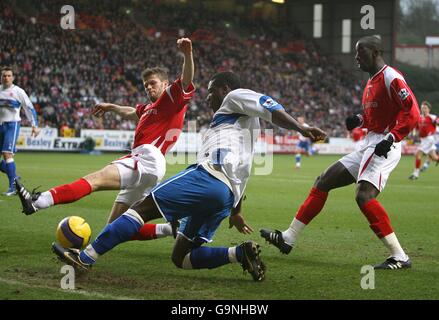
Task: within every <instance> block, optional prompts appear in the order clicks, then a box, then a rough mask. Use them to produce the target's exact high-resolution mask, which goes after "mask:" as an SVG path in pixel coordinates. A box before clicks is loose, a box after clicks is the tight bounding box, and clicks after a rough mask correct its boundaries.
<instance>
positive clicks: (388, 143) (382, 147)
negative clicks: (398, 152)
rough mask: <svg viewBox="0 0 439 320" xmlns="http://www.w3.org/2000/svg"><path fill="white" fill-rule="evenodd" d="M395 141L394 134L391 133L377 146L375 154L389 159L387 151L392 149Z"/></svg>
mask: <svg viewBox="0 0 439 320" xmlns="http://www.w3.org/2000/svg"><path fill="white" fill-rule="evenodd" d="M393 141H394V138H393V135H392V134H390V133H389V134H388V135H387V136H385V137H384V139H383V140H381V141H380V142H379V143H378V144H377V145H376V146H375V154H376V155H377V156H379V157H384V158H386V159H387V153H388V152H389V151H390V148H391V147H392V144H393Z"/></svg>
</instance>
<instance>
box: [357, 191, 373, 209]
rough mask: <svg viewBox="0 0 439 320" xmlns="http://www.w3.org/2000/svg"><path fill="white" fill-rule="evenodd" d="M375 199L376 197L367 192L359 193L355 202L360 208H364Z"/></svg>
mask: <svg viewBox="0 0 439 320" xmlns="http://www.w3.org/2000/svg"><path fill="white" fill-rule="evenodd" d="M373 198H375V195H373V194H372V193H369V192H366V191H359V192H357V194H356V196H355V201H357V204H358V206H359V207H360V208H362V207H363V206H364V205H365V204H366V203H367V202H369V201H370V200H372V199H373Z"/></svg>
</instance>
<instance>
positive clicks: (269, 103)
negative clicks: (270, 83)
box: [259, 96, 279, 111]
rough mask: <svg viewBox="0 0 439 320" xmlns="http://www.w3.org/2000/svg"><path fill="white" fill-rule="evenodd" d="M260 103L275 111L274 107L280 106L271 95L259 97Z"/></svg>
mask: <svg viewBox="0 0 439 320" xmlns="http://www.w3.org/2000/svg"><path fill="white" fill-rule="evenodd" d="M259 103H260V104H261V106H263V107H264V108H265V109H267V110H269V111H274V110H273V108H276V107H277V106H279V103H278V102H277V101H275V100H274V99H273V98H272V97H269V96H262V97H261V98H259Z"/></svg>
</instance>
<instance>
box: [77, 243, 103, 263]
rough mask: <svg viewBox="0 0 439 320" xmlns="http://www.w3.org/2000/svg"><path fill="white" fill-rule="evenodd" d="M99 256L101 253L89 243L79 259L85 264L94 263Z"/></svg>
mask: <svg viewBox="0 0 439 320" xmlns="http://www.w3.org/2000/svg"><path fill="white" fill-rule="evenodd" d="M98 258H99V254H98V253H97V252H96V251H95V249H94V248H93V246H92V245H91V244H89V245H88V246H87V247H86V248H85V249H84V250H83V251H81V253H80V254H79V259H80V260H81V261H82V262H83V263H85V264H93V263H95V262H96V260H97V259H98Z"/></svg>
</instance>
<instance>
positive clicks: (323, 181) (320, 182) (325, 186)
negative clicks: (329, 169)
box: [314, 173, 330, 191]
mask: <svg viewBox="0 0 439 320" xmlns="http://www.w3.org/2000/svg"><path fill="white" fill-rule="evenodd" d="M314 187H316V188H317V189H319V190H322V191H329V189H330V188H329V181H328V179H327V175H326V174H325V173H322V174H321V175H319V176H318V177H317V179H316V181H315V182H314Z"/></svg>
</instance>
